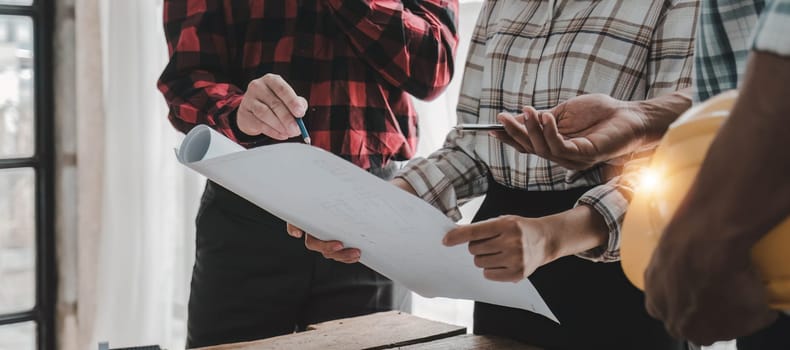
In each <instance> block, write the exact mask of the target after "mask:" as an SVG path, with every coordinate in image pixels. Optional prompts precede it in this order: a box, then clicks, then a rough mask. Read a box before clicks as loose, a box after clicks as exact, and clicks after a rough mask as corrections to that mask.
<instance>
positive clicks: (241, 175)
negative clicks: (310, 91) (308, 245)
mask: <svg viewBox="0 0 790 350" xmlns="http://www.w3.org/2000/svg"><path fill="white" fill-rule="evenodd" d="M177 156H178V159H179V161H180V162H181V163H183V164H184V165H186V166H188V167H189V168H191V169H193V170H195V171H197V172H198V173H201V174H203V175H204V176H206V177H207V178H209V179H211V180H212V181H214V182H216V183H218V184H220V185H222V186H223V187H225V188H227V189H229V190H231V191H233V192H235V193H236V194H238V195H239V196H241V197H243V198H245V199H247V200H249V201H250V202H252V203H254V204H256V205H258V206H259V207H261V208H263V209H265V210H267V211H269V212H271V213H272V214H274V215H276V216H278V217H280V218H281V219H283V220H285V221H287V222H290V223H292V224H294V225H296V226H298V227H300V228H302V229H304V230H306V231H307V232H310V233H311V234H313V235H314V236H316V237H318V238H320V239H324V240H339V241H341V242H343V243H344V245H346V246H347V247H355V248H359V249H360V250H361V251H362V257H361V262H362V263H363V264H365V265H367V266H368V267H370V268H372V269H373V270H376V271H378V272H379V273H381V274H382V275H384V276H387V277H388V278H390V279H392V280H395V281H398V282H400V283H402V284H403V285H405V286H406V287H407V288H409V289H411V290H413V291H414V292H416V293H418V294H420V295H422V296H425V297H446V298H456V299H469V300H477V301H482V302H486V303H491V304H497V305H503V306H508V307H515V308H520V309H524V310H529V311H533V312H536V313H539V314H541V315H544V316H546V317H548V318H549V319H551V320H554V321H555V322H558V321H557V319H556V317H555V316H554V314H553V313H552V312H551V310H550V309H549V307H548V306H547V305H546V303H545V302H544V301H543V298H541V296H540V294H539V293H538V291H537V290H536V289H535V287H534V286H533V285H532V283H530V282H529V280H524V281H521V282H519V283H503V282H493V281H489V280H486V279H485V278H484V277H483V272H482V271H481V270H480V269H479V268H477V267H475V266H474V262H473V257H472V255H470V254H469V252H468V251H467V247H466V245H460V246H456V247H452V248H448V247H445V246H444V245H442V243H441V241H442V237H443V236H444V234H445V233H446V232H447V231H449V230H450V229H452V228H453V227H455V224H454V223H453V222H452V221H450V220H449V219H448V218H447V217H445V216H444V214H442V213H441V212H440V211H439V210H437V209H435V208H434V207H432V206H431V205H429V204H428V203H426V202H424V201H422V200H421V199H419V198H417V197H414V196H412V195H411V194H408V193H406V192H404V191H402V190H400V189H398V188H397V187H395V186H392V185H391V184H389V183H387V182H385V181H382V180H381V179H379V178H377V177H375V176H373V175H370V174H369V173H367V172H366V171H364V170H362V169H360V168H358V167H356V166H355V165H353V164H351V163H349V162H347V161H345V160H343V159H341V158H339V157H337V156H334V155H332V154H331V153H329V152H326V151H324V150H321V149H319V148H316V147H311V146H308V145H304V144H296V143H284V144H277V145H271V146H265V147H259V148H254V149H251V150H244V148H242V147H241V146H239V145H237V144H235V143H234V142H233V141H231V140H229V139H227V138H226V137H224V136H222V135H221V134H219V133H218V132H216V131H214V130H212V129H211V128H209V127H207V126H205V125H201V126H198V127H195V128H194V129H193V130H192V131H191V132H190V133H189V134H188V135H187V137H186V138H185V139H184V141H183V143H182V144H181V148H180V149H179V150H178V151H177ZM282 234H286V233H285V232H283V233H282ZM283 263H287V262H283Z"/></svg>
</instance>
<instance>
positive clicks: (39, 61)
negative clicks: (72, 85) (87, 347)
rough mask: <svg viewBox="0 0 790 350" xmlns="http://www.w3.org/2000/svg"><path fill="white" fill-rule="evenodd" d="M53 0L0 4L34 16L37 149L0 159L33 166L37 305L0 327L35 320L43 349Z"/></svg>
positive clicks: (47, 309)
mask: <svg viewBox="0 0 790 350" xmlns="http://www.w3.org/2000/svg"><path fill="white" fill-rule="evenodd" d="M53 1H54V0H33V4H32V5H0V15H9V16H22V17H29V18H30V19H31V20H32V21H33V50H34V51H33V59H34V63H33V65H34V68H33V69H34V73H33V76H34V80H33V81H34V108H35V115H34V118H35V121H34V122H35V153H34V155H33V156H32V157H28V158H12V159H0V169H15V168H28V169H33V170H34V171H35V177H36V180H35V187H36V188H35V197H36V198H35V201H36V204H35V211H36V213H35V215H36V218H35V221H36V232H35V236H36V247H35V248H36V249H35V250H36V298H35V300H36V305H35V306H34V307H33V309H32V310H27V311H22V312H17V313H12V314H0V327H3V326H6V325H11V324H16V323H23V322H29V321H33V322H35V324H36V332H37V335H36V342H37V347H38V349H39V350H49V349H55V348H56V346H55V298H56V295H57V275H56V270H55V232H54V229H55V227H54V218H55V215H54V208H55V185H54V184H55V160H54V154H55V137H54V130H55V125H54V118H53V105H54V97H53V85H54V82H53V80H54V79H53V78H54V75H53V53H52V47H53V45H52V44H53V43H52V38H53V33H54V4H53Z"/></svg>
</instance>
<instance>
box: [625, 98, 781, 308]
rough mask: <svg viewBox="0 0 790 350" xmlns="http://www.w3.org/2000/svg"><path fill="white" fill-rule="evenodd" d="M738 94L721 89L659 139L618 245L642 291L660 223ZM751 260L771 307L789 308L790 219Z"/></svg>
mask: <svg viewBox="0 0 790 350" xmlns="http://www.w3.org/2000/svg"><path fill="white" fill-rule="evenodd" d="M737 97H738V93H737V91H729V92H725V93H723V94H720V95H718V96H716V97H714V98H712V99H710V100H708V101H707V102H705V103H703V104H701V105H699V106H696V107H694V108H692V109H690V110H689V111H687V112H686V113H684V114H683V115H682V116H681V117H680V118H679V119H678V121H677V122H675V123H674V124H673V125H672V126H671V127H670V128H669V130H668V131H667V134H666V135H665V136H664V138H663V139H662V140H661V143H660V144H659V146H658V148H657V149H656V152H655V154H654V155H653V156H652V158H651V160H650V165H649V167H647V168H646V169H642V170H641V171H642V180H641V181H639V183H638V184H637V185H636V186H635V189H634V190H635V193H634V197H633V198H632V201H631V205H630V206H629V207H628V213H627V214H626V216H625V222H624V223H623V229H622V238H621V239H622V241H621V246H620V254H621V257H622V265H623V270H625V274H626V276H628V279H629V280H631V282H632V283H633V284H634V285H635V286H637V287H638V288H640V289H644V273H645V269H646V268H647V265H648V263H649V262H650V258H651V255H652V254H653V250H654V249H655V248H656V245H657V244H658V240H659V238H660V237H661V234H662V233H663V230H664V227H665V226H666V225H667V223H668V222H669V220H670V219H671V218H672V215H673V214H674V213H675V210H676V209H677V207H678V205H679V204H680V202H681V200H683V197H684V196H685V195H686V192H687V191H688V190H689V187H691V184H692V182H693V181H694V178H695V177H696V176H697V173H698V172H699V168H700V165H701V164H702V161H703V160H704V159H705V155H706V153H707V151H708V148H709V147H710V144H711V142H712V141H713V138H714V137H715V136H716V133H717V132H718V130H719V128H720V127H721V125H722V124H723V122H724V120H725V119H726V118H727V117H728V116H729V114H730V110H731V109H732V106H733V105H734V104H735V100H736V98H737ZM711 234H715V232H711ZM752 261H753V263H754V265H755V267H756V269H757V271H758V272H759V274H760V276H761V278H762V280H763V282H764V283H765V288H766V291H767V295H768V298H769V303H770V304H771V306H772V307H773V308H775V309H777V310H790V217H788V218H785V220H784V221H783V222H782V223H781V224H779V226H777V227H775V228H774V229H773V230H771V232H770V233H768V235H766V236H764V237H763V238H762V239H761V240H760V241H759V242H758V243H757V244H756V245H755V246H754V248H753V249H752ZM679 287H681V286H679Z"/></svg>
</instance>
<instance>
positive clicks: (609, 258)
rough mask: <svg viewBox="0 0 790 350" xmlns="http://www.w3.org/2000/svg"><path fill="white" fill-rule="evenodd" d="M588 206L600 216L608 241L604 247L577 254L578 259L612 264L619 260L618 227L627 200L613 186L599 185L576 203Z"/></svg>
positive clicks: (623, 214)
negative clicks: (604, 225) (604, 223)
mask: <svg viewBox="0 0 790 350" xmlns="http://www.w3.org/2000/svg"><path fill="white" fill-rule="evenodd" d="M579 205H589V206H590V207H592V208H593V209H595V211H596V212H598V213H599V214H601V217H603V218H604V221H605V222H606V227H607V228H608V230H609V240H608V242H607V243H606V244H605V245H601V246H599V247H595V248H593V249H590V250H588V251H586V252H582V253H579V254H577V256H578V257H580V258H583V259H587V260H592V261H597V262H613V261H618V260H620V227H621V224H622V222H623V217H624V216H625V212H626V210H627V209H628V200H627V199H626V198H625V196H623V194H622V193H621V192H620V191H618V190H617V188H616V187H615V186H614V185H608V184H607V185H601V186H598V187H595V188H593V189H592V190H590V191H587V193H585V194H584V195H583V196H582V197H581V198H579V200H578V201H577V203H576V206H579Z"/></svg>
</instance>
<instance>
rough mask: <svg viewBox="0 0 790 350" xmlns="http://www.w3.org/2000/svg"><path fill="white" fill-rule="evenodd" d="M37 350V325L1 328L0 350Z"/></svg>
mask: <svg viewBox="0 0 790 350" xmlns="http://www.w3.org/2000/svg"><path fill="white" fill-rule="evenodd" d="M12 349H13V350H35V349H36V324H35V323H33V322H25V323H16V324H9V325H5V326H0V350H12Z"/></svg>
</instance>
